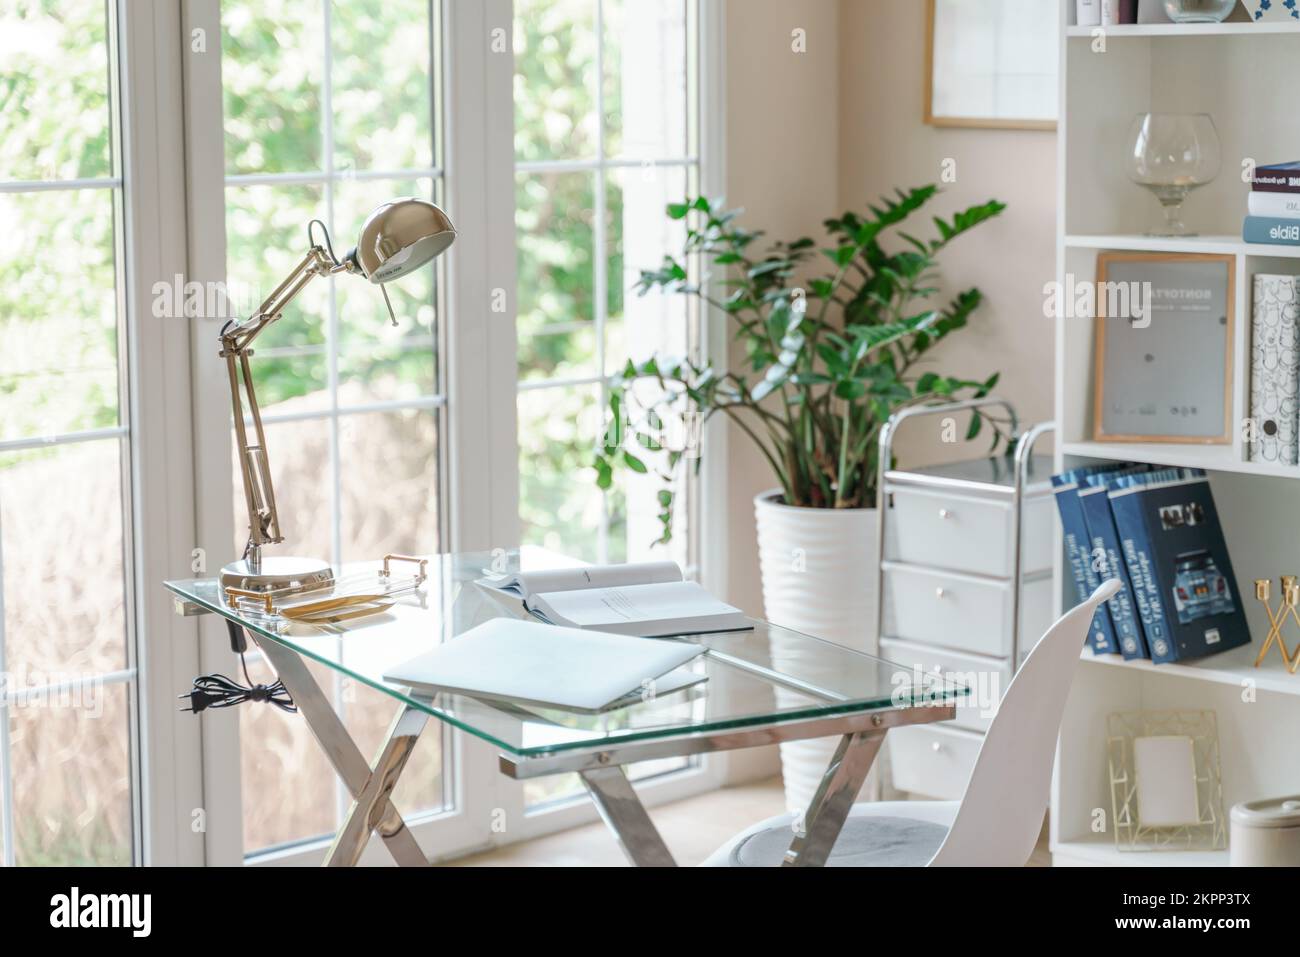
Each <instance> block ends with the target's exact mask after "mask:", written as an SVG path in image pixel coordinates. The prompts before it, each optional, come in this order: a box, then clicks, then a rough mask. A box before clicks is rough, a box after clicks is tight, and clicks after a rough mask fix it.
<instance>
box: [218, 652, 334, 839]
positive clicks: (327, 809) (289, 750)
mask: <svg viewBox="0 0 1300 957" xmlns="http://www.w3.org/2000/svg"><path fill="white" fill-rule="evenodd" d="M247 659H248V674H249V677H250V678H251V679H252V680H253V681H254V682H257V683H265V682H272V681H275V674H274V673H273V672H272V671H271V669H270V668H268V667H267V666H266V664H265V663H264V662H263V661H262V658H261V656H260V655H258V654H256V653H253V654H249V655H248V656H247ZM303 660H304V661H305V662H306V665H307V670H308V671H310V672H311V674H312V677H313V678H315V679H316V682H317V684H319V685H320V687H321V690H322V691H324V692H325V695H326V697H328V698H329V699H330V700H331V701H336V700H337V695H336V686H335V678H336V676H337V674H338V672H336V671H333V670H332V669H330V668H329V667H327V666H325V665H322V664H318V663H317V662H314V661H311V660H309V659H303ZM232 677H234V676H233V675H232ZM239 679H240V680H241V681H242V680H243V675H242V673H241V674H240V675H239ZM239 742H240V743H239V757H240V776H241V786H242V789H243V804H244V853H245V854H254V853H257V852H258V851H264V850H266V849H268V848H271V847H275V846H276V845H279V844H296V843H298V842H300V841H307V840H312V839H313V838H323V837H326V836H328V835H330V834H333V833H334V831H335V830H336V828H337V825H336V824H335V822H336V821H337V820H338V816H339V801H340V797H339V794H338V790H337V785H336V783H335V782H336V781H337V780H338V778H337V776H336V775H335V774H334V769H333V768H331V767H330V765H329V762H328V761H327V760H326V758H325V753H324V752H323V751H321V749H320V745H319V744H317V743H316V739H315V738H313V737H312V735H311V731H310V730H308V728H307V722H305V721H304V720H303V719H302V715H299V714H288V713H286V712H284V711H281V710H280V709H279V708H272V707H268V706H265V705H262V706H249V705H246V706H245V707H242V708H240V709H239ZM268 793H271V794H274V800H268Z"/></svg>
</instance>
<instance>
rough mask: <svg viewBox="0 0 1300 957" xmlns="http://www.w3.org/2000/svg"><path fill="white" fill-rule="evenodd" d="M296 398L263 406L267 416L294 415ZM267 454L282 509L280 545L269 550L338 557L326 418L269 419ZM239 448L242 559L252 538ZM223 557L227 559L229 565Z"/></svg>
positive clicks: (237, 479)
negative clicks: (249, 539) (335, 545)
mask: <svg viewBox="0 0 1300 957" xmlns="http://www.w3.org/2000/svg"><path fill="white" fill-rule="evenodd" d="M310 399H312V397H311V396H308V397H305V398H304V399H302V400H298V399H294V400H291V401H289V402H284V403H281V404H280V405H275V406H271V407H270V408H266V409H263V410H262V414H263V416H264V417H270V416H275V415H280V414H292V413H293V412H295V411H297V410H298V405H299V402H304V403H305V402H308V401H309V400H310ZM264 431H265V432H266V455H267V458H268V459H269V460H270V463H271V480H272V482H273V483H274V486H275V506H276V510H277V511H278V512H279V513H280V531H281V533H282V534H283V535H284V543H283V544H281V545H271V546H267V548H268V551H267V552H266V553H265V554H268V555H298V556H301V557H303V558H319V559H321V560H323V561H332V560H333V545H332V541H333V537H334V536H333V529H332V527H331V524H330V520H329V517H330V515H332V514H333V511H334V508H333V504H334V493H333V488H332V483H331V481H330V468H329V462H330V426H329V421H328V420H327V419H309V420H306V421H294V422H278V423H277V422H267V423H265V426H264ZM237 453H238V447H237V446H235V445H233V444H232V447H231V459H230V464H231V468H232V470H233V475H234V509H235V544H236V551H235V554H234V556H233V557H234V558H238V557H239V556H240V554H241V553H242V552H243V550H244V543H245V542H246V541H247V540H248V507H247V505H246V504H245V501H244V485H243V481H242V480H241V479H240V475H239V460H238V459H237V458H236V455H237ZM224 563H225V562H224V560H223V562H222V564H224Z"/></svg>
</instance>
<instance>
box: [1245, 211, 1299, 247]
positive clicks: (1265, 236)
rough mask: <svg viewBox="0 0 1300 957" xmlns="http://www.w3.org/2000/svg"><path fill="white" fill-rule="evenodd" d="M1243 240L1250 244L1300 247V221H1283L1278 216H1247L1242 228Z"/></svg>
mask: <svg viewBox="0 0 1300 957" xmlns="http://www.w3.org/2000/svg"><path fill="white" fill-rule="evenodd" d="M1241 238H1242V239H1244V240H1245V241H1246V242H1248V243H1274V244H1277V245H1280V246H1300V220H1296V219H1281V218H1279V217H1277V216H1247V217H1246V221H1245V223H1243V224H1242V227H1241Z"/></svg>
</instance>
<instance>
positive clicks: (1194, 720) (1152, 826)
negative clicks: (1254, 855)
mask: <svg viewBox="0 0 1300 957" xmlns="http://www.w3.org/2000/svg"><path fill="white" fill-rule="evenodd" d="M1184 741H1185V742H1186V746H1187V748H1188V750H1189V753H1190V760H1189V761H1188V762H1187V766H1186V774H1187V777H1186V779H1180V778H1179V777H1178V776H1177V775H1175V776H1174V777H1172V778H1171V777H1169V776H1166V775H1162V776H1161V777H1160V778H1159V779H1153V780H1148V781H1142V780H1140V779H1139V764H1140V763H1141V762H1140V752H1141V751H1142V750H1143V747H1142V745H1143V744H1152V743H1155V744H1159V745H1161V746H1162V750H1164V751H1165V752H1166V753H1170V750H1171V749H1170V746H1172V753H1174V754H1175V755H1176V754H1177V753H1178V747H1179V744H1180V743H1181V742H1184ZM1106 751H1107V758H1108V764H1109V767H1110V796H1111V809H1112V813H1113V814H1114V822H1115V847H1116V848H1117V849H1118V850H1121V851H1205V850H1222V849H1223V848H1225V847H1227V846H1228V829H1227V819H1226V818H1225V817H1224V813H1223V783H1222V779H1221V776H1220V767H1219V728H1218V721H1217V718H1216V716H1215V713H1214V712H1213V711H1126V712H1115V713H1112V714H1110V715H1108V716H1107V718H1106ZM1155 789H1159V791H1160V792H1163V793H1164V794H1167V795H1169V796H1170V798H1171V801H1172V803H1174V804H1178V803H1179V802H1180V801H1181V802H1182V805H1183V806H1185V807H1187V808H1188V809H1189V816H1188V817H1185V818H1182V819H1180V820H1179V821H1178V822H1177V823H1173V822H1167V821H1166V820H1165V819H1164V818H1163V817H1160V816H1159V815H1156V814H1155V813H1154V811H1155V808H1154V805H1153V807H1152V812H1153V814H1152V815H1151V816H1152V817H1154V818H1156V819H1157V820H1158V821H1159V823H1150V822H1149V821H1147V822H1144V820H1143V817H1142V806H1141V801H1140V800H1139V796H1140V794H1141V793H1142V792H1146V793H1147V794H1148V795H1151V794H1155V793H1156V790H1155Z"/></svg>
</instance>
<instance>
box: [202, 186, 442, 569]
mask: <svg viewBox="0 0 1300 957" xmlns="http://www.w3.org/2000/svg"><path fill="white" fill-rule="evenodd" d="M315 226H320V227H321V229H322V231H323V232H324V233H325V245H324V246H321V245H319V244H318V243H316V242H315V240H314V238H313V232H312V230H313V227H315ZM455 239H456V228H455V227H454V226H453V225H452V224H451V220H450V219H448V218H447V214H446V213H444V212H443V211H442V210H441V209H439V208H438V207H437V206H435V205H433V203H429V202H426V201H425V200H422V199H394V200H390V201H389V202H387V203H384V204H383V205H382V206H379V207H378V208H376V209H375V211H374V212H372V213H371V214H370V215H369V216H368V217H367V218H366V221H365V223H363V224H362V226H361V235H360V238H359V239H358V240H357V245H356V247H355V248H353V249H352V250H351V251H350V252H349V253H348V254H347V255H346V256H344V257H343V259H342V261H340V260H339V259H337V258H336V257H335V256H334V249H333V244H332V243H331V242H330V238H329V231H328V230H326V229H325V228H324V224H323V223H321V222H320V220H312V222H311V223H309V224H308V225H307V242H308V245H309V246H310V247H311V248H310V249H308V250H307V255H306V256H304V257H303V260H302V262H300V263H299V264H298V265H297V266H296V267H295V268H294V270H293V272H291V273H290V274H289V276H288V278H286V279H285V280H284V282H282V283H280V285H279V286H277V287H276V289H275V291H274V292H272V293H271V295H270V296H269V297H268V298H267V300H266V301H265V302H264V303H262V305H261V306H260V307H258V310H257V312H255V313H254V314H253V315H252V316H251V317H250V318H249V319H248V320H247V321H245V322H241V323H238V324H236V325H231V324H227V326H226V327H225V328H223V329H222V331H221V357H222V358H223V359H225V360H226V369H227V371H228V372H229V375H230V398H231V405H232V406H233V408H234V412H235V437H236V439H237V440H238V442H239V471H240V476H241V477H242V478H243V482H244V497H245V499H246V500H247V505H248V544H247V545H246V546H245V547H244V557H243V558H241V559H240V560H239V561H237V562H231V563H230V564H229V565H226V566H225V567H224V568H223V569H222V570H221V584H222V586H223V587H226V586H230V587H234V588H241V589H246V590H249V591H259V592H264V591H273V590H277V589H282V588H291V587H295V586H301V587H305V588H310V587H314V586H315V587H319V586H322V585H327V584H329V583H330V582H331V581H333V577H334V576H333V572H331V570H330V566H329V562H324V561H321V560H319V559H315V558H289V557H284V556H280V557H268V558H264V557H263V556H262V546H263V545H275V544H278V543H280V542H282V541H284V536H283V535H282V534H281V532H280V519H279V515H278V514H277V512H276V508H275V490H274V488H273V486H272V484H271V469H270V466H269V465H268V460H267V454H266V436H265V434H264V433H263V431H262V415H261V412H260V411H259V410H258V407H257V395H256V393H255V392H254V389H253V377H252V374H251V372H250V371H249V364H248V359H249V357H250V356H251V355H252V354H253V352H252V350H251V349H250V348H249V347H250V346H251V345H252V344H253V340H254V339H256V338H257V337H258V335H260V334H261V332H262V330H263V329H265V328H266V327H267V326H269V325H270V324H271V323H273V322H275V321H276V320H277V319H279V318H280V317H281V316H282V315H283V314H284V310H285V307H286V306H288V305H289V303H290V302H291V301H292V300H293V298H294V297H295V296H297V295H298V293H300V292H302V290H303V288H304V287H305V286H306V285H307V284H308V283H309V282H311V280H312V279H314V278H315V277H316V276H326V275H334V274H335V273H352V274H354V275H360V276H364V277H365V278H366V279H369V280H370V281H371V282H372V283H375V284H376V285H378V286H379V288H380V291H381V292H383V294H384V302H385V304H387V306H388V313H389V315H390V316H391V317H392V320H393V324H394V325H396V324H397V317H396V316H394V315H393V305H392V303H391V302H390V301H389V299H388V292H387V291H386V290H385V289H384V288H383V284H384V283H387V282H391V281H392V280H394V279H399V278H401V277H402V276H405V275H406V274H407V273H410V272H414V271H415V270H416V269H419V268H420V267H421V266H423V265H424V264H425V263H427V262H429V261H430V260H432V259H434V258H435V257H437V256H439V255H441V254H442V253H443V252H444V251H446V249H447V247H448V246H450V245H451V244H452V242H453V241H454V240H455ZM241 380H242V382H241ZM241 393H242V395H243V399H242V400H241ZM245 406H247V408H246V409H245ZM245 414H247V416H248V417H249V419H251V420H252V426H253V429H252V434H251V435H250V434H249V430H248V427H247V426H246V424H245V422H244V416H245Z"/></svg>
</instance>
